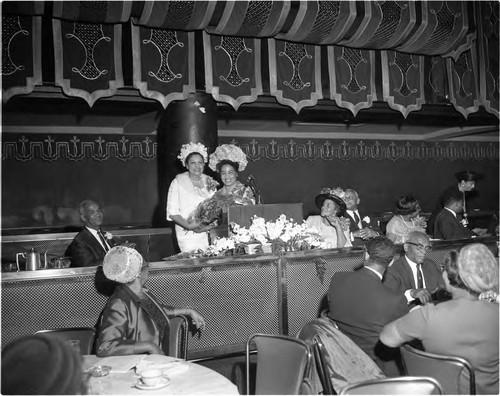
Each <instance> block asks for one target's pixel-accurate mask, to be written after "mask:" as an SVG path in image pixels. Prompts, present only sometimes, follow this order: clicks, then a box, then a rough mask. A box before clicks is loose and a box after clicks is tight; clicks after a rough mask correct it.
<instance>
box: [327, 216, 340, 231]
mask: <svg viewBox="0 0 500 396" xmlns="http://www.w3.org/2000/svg"><path fill="white" fill-rule="evenodd" d="M327 220H328V221H329V222H330V224H331V225H332V227H335V228H336V229H337V230H339V229H340V228H341V227H342V224H340V219H339V218H338V217H337V216H335V215H331V216H328V217H327Z"/></svg>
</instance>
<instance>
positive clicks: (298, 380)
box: [246, 334, 311, 395]
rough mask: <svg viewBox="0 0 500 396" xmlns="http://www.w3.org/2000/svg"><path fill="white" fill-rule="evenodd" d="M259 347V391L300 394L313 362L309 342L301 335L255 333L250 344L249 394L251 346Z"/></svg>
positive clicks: (247, 367)
mask: <svg viewBox="0 0 500 396" xmlns="http://www.w3.org/2000/svg"><path fill="white" fill-rule="evenodd" d="M253 344H255V346H256V350H257V370H256V375H255V394H256V395H298V394H299V390H300V387H301V384H302V382H303V381H304V378H305V375H306V373H307V370H308V369H309V366H310V362H311V354H310V352H309V347H308V346H307V344H306V343H305V342H304V341H302V340H299V339H297V338H293V337H289V336H284V335H272V334H253V335H252V336H250V338H249V339H248V341H247V344H246V374H247V394H250V348H251V346H252V345H253Z"/></svg>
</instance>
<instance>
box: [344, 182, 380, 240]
mask: <svg viewBox="0 0 500 396" xmlns="http://www.w3.org/2000/svg"><path fill="white" fill-rule="evenodd" d="M344 202H345V204H346V207H347V210H346V212H345V213H346V215H347V217H348V218H349V219H350V220H351V224H350V226H349V227H350V231H351V242H352V246H364V244H365V242H366V241H367V240H368V239H370V238H374V237H376V236H379V235H380V230H379V229H377V228H376V227H373V224H371V223H372V222H371V220H370V218H369V217H368V216H364V217H361V215H360V213H359V210H358V205H359V202H360V199H359V195H358V193H357V192H356V191H354V190H353V189H350V188H347V189H346V190H345V194H344Z"/></svg>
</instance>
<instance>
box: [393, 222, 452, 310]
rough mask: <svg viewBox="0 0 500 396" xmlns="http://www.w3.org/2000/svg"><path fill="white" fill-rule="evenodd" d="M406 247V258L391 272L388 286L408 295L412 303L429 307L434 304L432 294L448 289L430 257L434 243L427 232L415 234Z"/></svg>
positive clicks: (416, 232) (407, 297) (401, 259)
mask: <svg viewBox="0 0 500 396" xmlns="http://www.w3.org/2000/svg"><path fill="white" fill-rule="evenodd" d="M403 247H404V250H405V255H404V256H401V257H400V258H399V259H398V260H396V262H395V263H394V264H393V265H392V266H391V267H389V268H388V269H387V271H386V272H385V275H384V284H385V285H386V286H388V287H389V288H390V289H392V290H394V291H395V292H397V293H399V294H404V296H405V297H406V299H407V301H408V303H421V304H427V303H429V302H431V300H432V297H431V294H432V293H434V292H436V291H437V290H438V289H445V288H446V287H445V284H444V280H443V277H442V275H441V270H440V269H439V268H438V267H437V265H436V263H435V262H434V261H432V260H430V259H428V258H427V257H426V256H427V252H428V251H429V250H431V249H432V247H431V242H430V239H429V237H428V236H427V235H426V234H424V233H423V232H420V231H413V232H410V233H409V234H408V240H407V241H406V242H405V243H404V245H403ZM415 300H419V301H415Z"/></svg>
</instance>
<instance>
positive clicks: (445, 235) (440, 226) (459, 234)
mask: <svg viewBox="0 0 500 396" xmlns="http://www.w3.org/2000/svg"><path fill="white" fill-rule="evenodd" d="M463 208H464V205H463V198H462V195H461V194H459V193H457V192H454V193H450V194H449V196H447V197H445V201H444V208H443V210H441V212H439V214H438V215H437V217H436V221H435V222H434V238H436V239H463V238H471V237H473V236H477V235H482V234H484V231H486V230H482V229H480V228H476V229H474V230H471V229H469V228H467V226H466V224H464V223H463V221H460V220H459V219H458V214H460V213H462V211H463Z"/></svg>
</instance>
